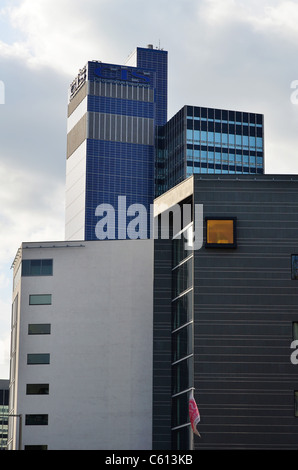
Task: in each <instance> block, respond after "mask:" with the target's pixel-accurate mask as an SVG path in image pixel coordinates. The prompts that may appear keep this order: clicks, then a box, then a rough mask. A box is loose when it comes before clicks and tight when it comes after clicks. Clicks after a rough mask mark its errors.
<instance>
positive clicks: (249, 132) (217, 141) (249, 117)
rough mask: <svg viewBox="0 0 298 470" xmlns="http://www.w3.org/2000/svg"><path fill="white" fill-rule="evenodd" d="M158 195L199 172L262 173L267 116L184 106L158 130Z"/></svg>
mask: <svg viewBox="0 0 298 470" xmlns="http://www.w3.org/2000/svg"><path fill="white" fill-rule="evenodd" d="M156 165H157V171H156V195H160V194H162V193H163V192H164V191H167V190H168V189H170V188H172V187H173V186H175V185H176V184H178V183H180V182H181V181H183V180H184V179H185V178H187V177H188V176H190V175H192V174H194V173H204V174H206V173H209V174H210V173H217V174H227V173H229V174H236V173H237V174H240V173H243V174H262V173H263V172H264V117H263V115H262V114H256V113H248V112H240V111H231V110H223V109H214V108H203V107H198V106H184V107H183V108H182V109H181V110H180V111H179V112H178V113H176V114H175V116H173V117H172V119H170V121H168V122H167V123H166V124H165V125H164V126H162V127H160V128H159V129H158V139H157V150H156Z"/></svg>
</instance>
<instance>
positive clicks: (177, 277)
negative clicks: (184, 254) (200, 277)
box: [173, 258, 193, 297]
mask: <svg viewBox="0 0 298 470" xmlns="http://www.w3.org/2000/svg"><path fill="white" fill-rule="evenodd" d="M192 269H193V268H192V258H190V259H189V260H187V261H185V262H184V263H182V264H181V265H180V266H178V267H177V268H175V269H174V270H173V297H177V296H178V295H179V294H181V293H182V292H183V291H185V290H186V289H188V288H189V287H191V286H192Z"/></svg>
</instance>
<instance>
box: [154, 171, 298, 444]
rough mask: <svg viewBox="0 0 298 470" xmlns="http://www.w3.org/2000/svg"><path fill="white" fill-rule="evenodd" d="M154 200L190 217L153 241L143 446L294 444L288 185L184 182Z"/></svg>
mask: <svg viewBox="0 0 298 470" xmlns="http://www.w3.org/2000/svg"><path fill="white" fill-rule="evenodd" d="M155 205H156V208H155V214H156V217H158V214H160V213H166V211H165V207H168V208H173V209H175V210H174V214H175V213H176V220H177V214H178V215H179V210H180V208H185V207H189V206H190V205H191V206H192V208H193V210H194V213H197V214H199V216H198V215H196V216H195V217H194V218H193V221H192V224H193V225H191V224H189V223H188V221H187V219H186V221H187V223H186V224H184V225H185V227H183V224H182V223H181V230H182V232H181V233H182V236H180V235H179V230H177V227H178V229H179V224H178V225H176V229H175V230H174V237H173V239H172V240H167V239H159V240H155V261H154V264H155V267H154V325H153V329H154V333H153V345H154V346H153V351H154V353H153V449H160V450H162V449H163V450H165V449H191V448H194V449H195V450H199V449H215V450H220V449H267V450H269V449H281V450H282V449H288V450H290V449H297V439H298V420H297V416H298V413H297V410H298V407H297V403H298V402H297V397H298V390H297V389H298V380H297V377H298V376H297V370H298V369H297V367H298V365H296V364H295V363H293V361H292V360H291V355H292V353H293V350H292V349H291V345H292V341H293V340H297V339H298V338H297V324H298V313H297V303H298V284H297V279H298V276H297V260H298V256H297V254H298V237H297V233H298V232H297V228H298V178H297V177H295V176H293V177H292V176H285V175H193V176H191V177H189V178H188V179H186V180H185V181H184V182H182V183H180V184H179V185H177V186H176V187H175V188H173V189H171V190H169V191H168V192H167V193H165V194H164V195H162V196H160V197H159V198H157V199H156V201H155ZM159 207H161V209H160V210H159ZM177 208H178V209H179V210H177ZM202 208H203V217H202V216H201V212H200V211H201V209H202ZM181 211H182V209H181ZM174 220H175V217H174V215H173V221H174ZM178 222H179V219H178ZM176 223H177V222H176ZM191 228H192V230H193V233H195V235H196V236H195V243H196V245H195V249H193V250H192V251H191V250H188V249H186V245H185V243H186V240H187V239H188V238H187V237H184V233H188V232H189V230H190V229H191ZM183 229H184V231H183ZM175 234H178V235H176V236H175ZM296 362H297V361H296ZM193 390H194V397H195V399H196V402H197V405H198V408H199V412H200V418H201V421H200V423H199V425H198V430H199V433H200V435H201V437H198V436H196V435H194V434H193V433H192V432H191V428H190V423H189V416H188V399H189V396H190V393H191V392H192V391H193Z"/></svg>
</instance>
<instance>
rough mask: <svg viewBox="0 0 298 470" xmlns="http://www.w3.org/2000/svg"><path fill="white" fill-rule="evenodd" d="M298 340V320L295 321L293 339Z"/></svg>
mask: <svg viewBox="0 0 298 470" xmlns="http://www.w3.org/2000/svg"><path fill="white" fill-rule="evenodd" d="M295 340H298V322H295V321H294V322H293V341H295Z"/></svg>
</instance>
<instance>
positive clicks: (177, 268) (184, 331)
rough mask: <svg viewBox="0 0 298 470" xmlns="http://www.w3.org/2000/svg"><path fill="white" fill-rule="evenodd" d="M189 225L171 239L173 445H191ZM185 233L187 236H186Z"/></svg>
mask: <svg viewBox="0 0 298 470" xmlns="http://www.w3.org/2000/svg"><path fill="white" fill-rule="evenodd" d="M191 229H192V225H190V226H188V227H186V228H185V229H184V230H182V231H181V232H180V233H179V234H177V236H175V237H174V238H173V240H172V263H173V264H172V266H173V267H172V448H173V449H176V450H187V449H190V448H191V433H190V424H189V414H188V402H189V395H190V392H191V390H192V388H193V384H194V373H193V370H194V364H193V301H192V299H193V251H192V250H186V249H185V242H186V239H187V240H188V236H187V235H186V234H185V233H184V232H187V231H188V230H191ZM184 235H186V236H184Z"/></svg>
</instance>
